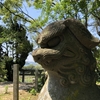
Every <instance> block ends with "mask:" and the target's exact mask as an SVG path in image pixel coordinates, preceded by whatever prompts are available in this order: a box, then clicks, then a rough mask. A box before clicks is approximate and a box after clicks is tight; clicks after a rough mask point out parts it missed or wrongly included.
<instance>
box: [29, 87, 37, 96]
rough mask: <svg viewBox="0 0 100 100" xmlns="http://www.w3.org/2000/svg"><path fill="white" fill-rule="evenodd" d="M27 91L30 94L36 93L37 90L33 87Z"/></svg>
mask: <svg viewBox="0 0 100 100" xmlns="http://www.w3.org/2000/svg"><path fill="white" fill-rule="evenodd" d="M29 93H31V94H32V95H36V94H37V91H36V90H35V89H34V88H33V89H31V90H30V91H29Z"/></svg>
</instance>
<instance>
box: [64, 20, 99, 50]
mask: <svg viewBox="0 0 100 100" xmlns="http://www.w3.org/2000/svg"><path fill="white" fill-rule="evenodd" d="M64 24H65V26H66V27H68V28H69V29H70V31H71V32H72V33H73V35H74V36H75V37H76V38H77V39H78V40H79V41H80V43H81V44H83V45H84V46H85V47H87V48H89V49H91V48H94V47H95V46H97V45H98V44H99V43H100V40H99V39H98V38H95V37H94V36H93V35H92V34H91V33H90V32H89V31H88V30H87V29H86V27H85V26H84V25H83V24H82V23H81V22H80V21H78V20H76V19H67V20H65V21H64Z"/></svg>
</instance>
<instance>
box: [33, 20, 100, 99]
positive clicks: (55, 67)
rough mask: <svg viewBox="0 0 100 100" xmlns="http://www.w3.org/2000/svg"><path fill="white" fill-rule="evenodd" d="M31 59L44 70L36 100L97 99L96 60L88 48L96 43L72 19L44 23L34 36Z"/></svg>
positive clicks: (87, 32) (99, 97) (97, 42)
mask: <svg viewBox="0 0 100 100" xmlns="http://www.w3.org/2000/svg"><path fill="white" fill-rule="evenodd" d="M37 41H38V44H39V45H40V46H41V48H39V49H37V50H35V51H33V57H34V60H35V61H36V62H38V63H40V64H41V65H42V66H43V68H45V69H46V70H47V72H48V79H47V81H46V83H45V85H44V87H43V88H42V90H41V93H40V95H39V98H38V100H99V99H100V90H99V89H98V87H97V86H96V80H97V75H96V73H95V68H96V60H95V58H94V57H93V54H92V52H91V49H92V48H94V47H95V46H96V45H98V44H99V43H100V41H99V40H98V39H97V38H95V37H93V36H92V35H91V33H90V32H89V31H88V30H87V29H86V28H85V27H84V25H82V24H81V23H80V22H79V21H77V20H75V19H67V20H64V21H57V22H54V23H51V24H50V25H48V26H47V27H46V28H45V29H44V30H43V31H42V33H41V34H40V35H39V37H38V40H37Z"/></svg>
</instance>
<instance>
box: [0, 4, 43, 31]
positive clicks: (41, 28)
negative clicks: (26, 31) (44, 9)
mask: <svg viewBox="0 0 100 100" xmlns="http://www.w3.org/2000/svg"><path fill="white" fill-rule="evenodd" d="M0 4H1V5H2V6H3V7H5V8H6V10H8V11H9V12H10V13H12V14H13V15H15V16H18V17H20V18H22V19H24V20H25V21H27V22H30V23H32V22H31V21H30V20H27V19H26V18H24V17H22V16H20V15H18V14H15V13H14V12H12V11H11V10H10V9H9V8H7V7H6V6H5V5H4V4H3V3H2V2H0ZM21 12H22V13H23V14H24V15H26V16H28V17H29V18H31V19H32V20H33V21H34V22H35V23H36V21H35V19H33V18H32V17H31V16H29V15H28V14H26V13H25V12H23V11H22V10H21ZM38 26H40V25H38ZM40 28H41V29H42V30H43V28H42V27H41V26H40Z"/></svg>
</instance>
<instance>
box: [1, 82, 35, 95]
mask: <svg viewBox="0 0 100 100" xmlns="http://www.w3.org/2000/svg"><path fill="white" fill-rule="evenodd" d="M33 86H34V85H33V84H32V83H19V91H20V90H28V89H30V88H32V87H33ZM6 87H8V92H13V83H12V82H0V93H4V92H5V89H6Z"/></svg>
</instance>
